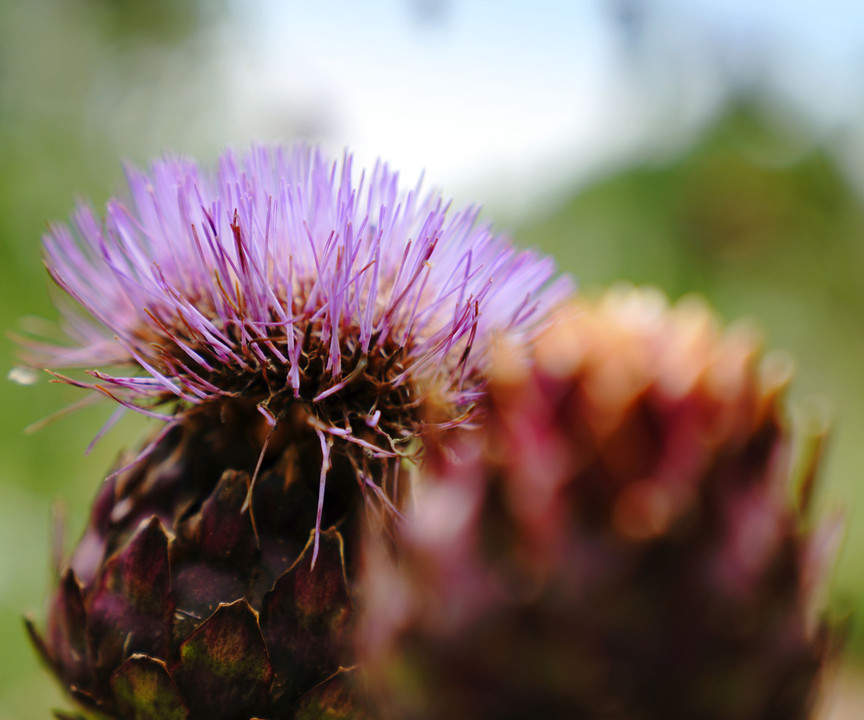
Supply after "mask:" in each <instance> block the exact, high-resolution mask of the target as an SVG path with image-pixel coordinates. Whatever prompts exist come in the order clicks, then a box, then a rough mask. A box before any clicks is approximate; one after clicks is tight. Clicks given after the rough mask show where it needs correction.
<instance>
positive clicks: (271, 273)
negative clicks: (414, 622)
mask: <svg viewBox="0 0 864 720" xmlns="http://www.w3.org/2000/svg"><path fill="white" fill-rule="evenodd" d="M127 179H128V184H129V191H130V193H129V199H128V200H120V199H112V200H110V201H109V202H108V203H107V206H106V210H105V215H104V219H103V218H100V217H99V216H98V215H97V214H96V212H94V210H93V209H92V208H90V207H89V206H86V205H81V206H79V207H78V209H77V211H76V212H75V214H74V216H73V219H72V223H71V226H66V225H56V226H53V227H52V228H51V231H50V233H49V234H48V236H47V238H46V240H45V249H46V262H47V265H48V269H49V272H50V273H51V275H52V277H53V278H54V280H55V281H56V282H57V284H58V285H59V286H60V287H61V288H62V289H63V290H65V291H66V293H68V295H69V296H70V297H71V298H72V300H74V301H75V302H74V303H71V304H69V305H67V306H66V307H65V308H63V314H64V318H65V331H66V333H67V335H68V336H69V338H70V340H71V341H72V342H71V345H70V346H63V347H58V346H50V345H40V346H38V347H37V350H39V351H41V359H40V363H41V364H44V365H45V366H47V367H55V368H60V367H84V368H87V372H88V373H89V375H90V376H91V377H90V378H89V379H88V380H87V381H82V380H78V379H71V378H67V377H62V376H58V377H59V378H60V379H61V380H63V381H66V382H70V383H72V384H75V385H78V386H81V387H86V388H90V389H93V390H96V391H98V392H100V393H102V394H104V395H107V396H109V397H110V398H112V399H114V400H115V401H117V402H118V403H120V404H121V405H122V406H123V407H125V408H131V409H133V410H136V411H138V412H141V413H143V414H145V415H150V416H156V417H159V418H162V419H165V420H168V421H176V420H177V419H178V418H182V417H183V415H184V414H185V413H188V412H194V410H195V408H196V407H198V406H201V405H203V404H207V403H211V402H214V401H219V400H220V399H224V398H235V397H240V398H243V399H245V400H247V401H251V402H253V403H255V404H256V405H257V407H258V409H259V411H260V412H261V413H262V415H263V416H264V417H265V418H266V419H267V421H268V423H269V425H270V426H271V427H274V426H275V425H277V424H278V422H279V420H280V419H281V418H283V417H285V416H286V415H288V414H290V413H291V412H292V411H293V409H295V408H297V407H298V406H302V407H303V408H304V410H305V411H306V412H307V414H308V421H309V422H310V423H311V424H312V425H313V427H314V428H315V430H316V432H317V433H318V434H319V438H320V440H321V448H322V453H323V455H324V459H323V463H322V465H323V469H322V477H323V474H324V472H325V471H326V466H327V464H328V454H329V449H330V447H331V446H332V444H333V442H334V441H338V442H340V443H342V447H348V446H350V445H353V446H355V447H359V448H361V449H362V451H363V452H361V453H358V454H359V455H364V454H365V455H366V456H374V457H378V458H397V457H398V456H400V455H401V454H403V453H404V452H405V451H406V450H405V448H406V446H407V445H408V444H409V443H410V439H411V438H413V437H414V436H415V435H416V434H417V432H418V428H419V426H420V422H419V417H420V414H419V413H418V412H417V408H418V407H419V406H420V405H421V404H422V403H423V401H424V399H425V398H426V397H429V396H434V397H435V398H436V401H437V402H436V404H438V405H440V404H442V401H443V406H444V407H446V408H447V411H446V413H445V416H444V418H443V422H444V423H445V424H446V423H458V422H459V421H460V420H462V419H465V418H466V417H468V416H469V415H470V411H471V408H472V406H473V404H474V403H475V401H476V399H477V398H478V396H479V394H480V393H481V392H482V386H483V377H484V374H483V371H484V367H485V365H486V363H487V361H488V357H489V351H490V348H491V346H492V344H493V342H494V341H495V338H496V337H499V336H502V335H504V336H509V337H510V338H511V339H512V341H513V342H516V343H519V342H522V341H523V340H525V338H526V337H527V336H528V335H530V334H531V333H532V332H533V331H534V330H535V328H536V327H537V326H538V324H539V323H540V322H541V321H542V319H543V318H544V317H545V315H546V313H547V310H548V309H549V308H550V306H552V305H554V304H555V303H557V302H558V300H559V299H560V298H561V297H562V296H563V295H565V294H566V293H567V281H566V280H559V281H557V282H552V281H551V279H552V277H553V272H554V268H553V264H552V262H551V261H550V260H549V259H541V258H538V257H536V256H535V255H534V254H532V253H530V252H523V251H517V250H515V249H514V248H513V247H511V246H510V245H509V244H508V243H507V242H506V241H505V240H503V239H502V238H500V237H497V236H495V235H494V234H493V233H492V232H491V231H490V229H489V228H488V227H483V226H480V225H478V223H477V215H478V209H477V208H475V207H468V208H466V209H463V210H460V211H457V212H452V211H451V210H450V207H449V204H448V203H447V202H445V201H444V200H443V199H442V198H441V197H440V196H439V195H437V194H435V193H425V192H423V191H422V190H421V187H420V185H419V184H418V185H417V186H416V187H414V188H413V189H410V190H405V189H403V188H402V187H401V186H400V184H399V182H398V176H397V174H396V173H394V172H393V171H391V170H390V169H389V168H388V166H387V165H385V164H380V163H379V164H376V165H375V167H374V168H373V169H372V171H371V172H368V173H367V172H362V173H360V174H359V178H358V177H357V176H356V175H355V173H354V172H353V171H352V161H351V157H350V155H346V157H345V158H344V159H343V160H342V162H341V163H338V162H332V163H331V162H330V161H328V160H326V159H325V158H324V157H323V156H322V155H321V154H320V153H319V152H318V151H317V150H314V149H310V148H306V147H295V148H292V149H286V148H282V147H255V148H253V149H252V150H251V151H250V152H248V153H247V154H245V155H243V156H242V157H237V156H235V154H234V153H233V152H231V151H227V152H225V153H224V154H223V155H222V157H221V158H220V160H219V163H218V170H217V171H216V172H215V173H210V172H206V171H202V170H200V169H199V168H198V166H197V165H196V164H195V163H193V162H191V161H187V160H179V159H165V160H161V161H157V162H155V163H153V164H152V165H151V167H150V169H149V170H148V171H146V172H144V171H139V170H136V169H129V170H128V172H127ZM116 366H120V367H125V368H130V369H131V370H130V371H115V370H109V369H107V368H110V367H116ZM166 404H167V405H172V404H173V412H172V411H169V412H165V411H164V410H163V409H162V408H160V406H162V407H164V406H166Z"/></svg>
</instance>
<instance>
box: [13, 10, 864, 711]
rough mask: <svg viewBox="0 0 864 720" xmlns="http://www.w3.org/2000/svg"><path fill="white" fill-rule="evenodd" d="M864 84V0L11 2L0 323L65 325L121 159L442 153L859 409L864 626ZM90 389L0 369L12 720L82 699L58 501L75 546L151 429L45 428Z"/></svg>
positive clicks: (843, 590) (834, 468)
mask: <svg viewBox="0 0 864 720" xmlns="http://www.w3.org/2000/svg"><path fill="white" fill-rule="evenodd" d="M862 78H864V3H860V2H858V1H857V0H847V1H846V2H844V1H843V0H798V1H795V0H763V1H762V2H758V3H753V2H748V1H747V0H606V1H603V0H584V1H582V0H579V1H574V0H532V2H527V0H523V1H522V2H517V1H516V0H366V1H365V2H362V3H357V2H348V1H347V0H345V1H344V2H336V1H335V0H318V1H317V2H314V3H312V2H305V3H302V2H288V1H279V0H250V1H249V2H241V1H240V0H235V1H234V2H230V1H228V0H223V1H222V2H212V1H208V2H205V1H204V0H200V2H194V1H193V0H27V1H26V2H25V1H24V0H2V1H0V324H2V325H3V326H4V327H5V328H8V329H9V330H10V331H11V332H14V331H16V330H21V329H23V328H26V327H28V326H32V324H34V323H38V318H48V319H53V318H54V317H55V313H54V311H53V308H52V305H51V299H50V292H49V290H50V289H49V283H48V280H47V276H46V274H45V272H44V270H43V268H42V266H41V255H40V237H41V234H42V233H43V231H44V230H45V227H46V223H47V222H48V221H49V220H60V219H64V218H65V217H66V216H67V214H68V212H69V211H70V209H71V208H72V205H73V202H74V200H75V198H76V197H79V196H83V197H87V198H90V199H91V200H92V201H93V202H94V203H96V204H101V203H103V202H104V201H105V199H106V198H107V197H108V196H109V195H110V194H111V193H113V192H117V191H122V167H121V164H120V160H121V159H127V160H129V161H131V162H134V163H139V164H140V163H145V162H146V161H147V160H148V158H150V157H151V156H153V155H156V154H160V153H162V152H164V151H174V152H182V153H187V154H194V155H196V156H198V157H200V158H202V159H203V160H210V159H213V158H215V157H216V155H217V154H218V152H219V151H220V149H221V148H222V147H223V146H224V145H226V144H234V145H235V146H237V147H239V148H241V149H242V148H244V147H245V146H247V145H248V144H249V143H250V142H251V141H252V140H282V141H290V140H292V139H296V138H305V139H310V140H314V141H318V142H322V143H323V144H324V145H325V146H326V147H327V148H328V149H329V150H331V151H332V152H334V153H337V154H341V152H342V151H343V149H345V148H346V147H350V148H351V149H352V150H353V151H354V152H355V154H356V155H357V156H358V158H357V159H358V161H359V163H360V164H365V163H368V162H371V161H373V160H374V159H375V157H377V156H379V155H380V156H381V157H383V158H385V159H387V160H389V161H391V163H392V164H393V165H394V166H395V167H398V168H400V169H402V170H403V171H404V172H403V174H404V177H405V178H406V180H408V181H409V182H412V183H413V181H414V180H415V179H416V176H417V175H418V174H419V172H420V171H421V170H422V169H423V168H425V169H426V177H427V179H428V181H429V182H430V183H431V184H433V185H437V186H440V187H442V188H443V189H444V191H445V193H447V194H448V195H452V196H455V198H456V199H457V202H468V201H473V200H479V201H481V202H483V203H484V205H485V207H486V212H485V217H486V218H487V219H488V220H492V221H494V223H495V225H496V226H497V227H498V228H506V229H508V230H509V231H511V232H512V234H513V235H514V237H515V238H516V239H517V241H519V242H520V243H525V244H532V245H536V246H538V247H540V248H542V249H543V250H545V251H549V252H551V253H554V254H555V255H556V256H557V258H558V260H559V262H560V264H561V267H562V268H563V269H564V270H566V271H568V272H571V273H573V274H574V275H575V276H576V277H577V278H578V279H579V281H580V283H581V285H582V287H583V288H586V289H589V290H590V289H591V288H596V287H598V286H599V285H602V284H605V283H608V282H610V281H612V280H615V279H618V278H627V279H630V280H633V281H636V282H640V283H653V284H656V285H658V286H660V287H662V288H663V289H665V290H666V291H667V292H668V293H669V294H670V295H672V296H673V297H678V296H680V295H682V294H684V293H687V292H698V293H701V294H703V295H705V296H706V297H708V298H709V299H710V300H711V302H712V303H714V304H715V305H716V307H717V308H718V309H719V310H720V312H721V313H722V314H723V315H724V316H725V317H726V318H728V319H733V318H737V317H739V316H747V317H751V318H754V319H755V320H756V321H757V322H758V323H759V324H760V325H761V326H762V328H763V330H764V334H765V337H766V344H767V345H769V346H771V347H781V348H785V349H787V350H789V351H790V352H791V353H792V354H793V355H794V356H795V357H796V358H797V361H798V366H799V373H798V378H797V382H796V385H795V390H794V396H795V398H797V399H798V400H799V401H804V400H805V399H806V398H809V397H813V396H814V395H816V394H820V395H819V397H822V398H824V399H825V400H820V401H819V402H820V403H823V404H824V403H826V402H827V404H828V406H829V407H830V408H831V411H832V414H833V417H834V421H835V433H834V435H833V440H832V446H831V448H830V459H829V462H828V464H827V466H826V468H825V480H826V484H825V487H824V488H823V493H822V498H821V501H822V504H823V506H824V507H825V508H826V509H828V510H832V509H833V510H837V509H842V510H845V512H846V513H847V516H848V523H849V531H848V537H847V541H846V545H845V549H844V552H843V555H842V558H841V560H840V564H839V568H838V570H837V573H836V578H835V582H834V587H833V595H832V596H833V599H834V600H833V601H834V603H835V606H836V607H837V608H839V609H840V610H841V611H848V610H853V611H854V610H856V609H858V608H860V610H859V611H858V614H859V617H861V618H864V612H862V611H864V607H862V606H864V479H862V464H864V447H862V438H864V371H862V370H864V204H862V193H864V84H862ZM0 353H2V355H0V357H2V371H3V373H4V374H5V373H6V372H7V371H8V370H9V369H11V368H12V367H13V366H14V364H15V349H14V346H13V343H12V341H11V340H10V339H8V338H7V337H5V336H4V337H3V338H2V339H0ZM77 397H79V396H78V395H77V394H76V392H75V391H74V389H70V388H66V387H60V386H56V385H49V384H48V383H47V381H46V379H45V378H41V377H40V378H39V380H38V382H36V384H35V385H33V386H20V385H16V384H14V383H12V382H2V383H0V407H2V408H3V412H2V413H0V720H7V718H8V719H12V718H15V719H17V720H31V719H33V720H35V719H36V718H46V717H48V709H49V708H50V707H52V706H63V705H64V702H63V700H62V699H61V697H60V694H59V692H58V691H57V690H56V689H55V688H54V686H53V684H52V683H51V682H50V681H49V680H48V679H47V677H46V676H45V674H44V673H43V672H42V670H41V669H40V668H39V667H38V665H37V662H36V658H35V655H34V653H33V652H32V651H31V649H30V648H29V647H28V645H27V642H26V639H25V636H24V632H23V629H22V626H21V622H20V615H21V613H22V611H26V610H29V611H32V612H33V613H34V614H35V615H36V616H37V617H40V618H41V616H42V614H43V612H44V603H45V599H46V596H47V589H48V587H49V585H50V583H52V582H53V580H52V578H51V570H50V562H49V558H50V557H51V554H52V552H54V550H52V540H51V537H52V536H51V530H50V527H51V525H52V520H51V513H52V510H51V508H52V503H53V502H54V501H55V500H60V501H62V504H63V505H64V506H65V508H66V511H65V516H66V520H65V525H66V528H67V532H66V535H67V543H70V542H72V541H74V540H75V539H76V538H77V536H78V534H79V533H80V531H81V529H82V527H83V524H84V522H85V518H86V509H87V506H88V504H89V502H90V498H91V496H92V495H93V493H94V492H95V489H96V487H97V484H98V483H99V481H100V479H101V477H103V476H104V474H105V471H106V470H107V468H108V467H109V465H110V464H111V462H112V461H113V458H114V456H115V454H116V453H117V451H118V449H119V448H120V447H122V446H124V445H129V444H132V443H134V442H135V439H136V438H137V437H139V436H140V434H141V433H142V432H143V425H144V423H143V422H141V421H137V420H134V419H132V420H129V421H127V423H126V425H123V426H121V427H120V428H119V429H117V430H115V431H113V432H112V433H111V434H110V435H109V436H108V438H107V439H106V440H104V441H103V442H102V443H101V444H100V445H98V446H97V447H96V449H95V450H94V451H93V453H91V454H90V455H89V456H86V457H85V456H84V454H83V449H84V448H85V447H86V446H87V444H88V442H89V440H90V439H91V438H92V436H93V435H94V434H95V432H96V430H97V429H98V428H99V426H100V425H101V423H102V421H104V419H105V418H106V417H107V414H108V413H109V412H110V409H109V408H107V407H98V408H94V409H89V410H85V411H82V412H80V413H77V414H75V415H74V416H72V417H70V418H65V419H62V420H59V421H58V422H56V423H54V424H52V425H50V426H49V427H47V428H45V429H42V430H40V431H39V432H36V433H34V434H28V435H25V434H24V428H25V426H27V425H28V424H30V423H33V422H34V421H37V420H39V419H41V418H43V417H45V416H47V415H49V414H50V413H52V412H53V411H55V410H57V409H59V408H61V407H63V406H64V405H67V404H69V403H71V402H73V401H74V400H75V399H76V398H77ZM857 628H858V629H857V631H856V632H855V634H854V636H853V641H852V649H851V658H852V660H853V661H854V660H856V659H858V660H864V623H862V621H861V620H859V622H858V625H857Z"/></svg>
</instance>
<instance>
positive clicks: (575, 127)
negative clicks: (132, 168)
mask: <svg viewBox="0 0 864 720" xmlns="http://www.w3.org/2000/svg"><path fill="white" fill-rule="evenodd" d="M613 6H614V7H619V8H620V7H625V6H627V3H626V2H624V1H623V0H617V1H613V0H605V1H604V0H569V1H564V0H533V1H529V0H522V1H516V0H494V1H493V0H364V2H347V1H344V0H342V1H337V0H318V1H317V2H300V1H296V2H285V1H284V0H281V1H280V0H246V1H243V2H241V1H240V0H237V1H236V2H235V3H234V6H233V8H234V10H235V18H236V20H235V25H234V26H233V27H232V29H231V36H230V37H231V38H232V44H233V50H234V55H235V57H237V58H238V62H236V64H234V67H233V69H234V83H235V84H236V86H237V88H239V93H240V96H239V98H238V101H239V102H241V104H242V107H244V108H248V112H246V113H245V114H244V115H243V116H242V117H241V118H240V123H239V125H240V127H239V128H238V130H242V132H246V133H247V134H249V133H252V134H256V133H257V134H258V135H259V136H261V137H263V138H265V139H278V138H281V137H283V136H284V135H285V134H286V133H289V132H297V131H298V130H299V131H300V132H301V133H303V132H305V133H306V134H309V135H310V136H312V137H313V138H314V139H316V140H322V141H323V142H324V143H325V144H326V145H329V146H330V147H331V149H332V150H334V151H340V150H341V149H342V148H344V147H350V148H351V149H352V150H354V151H355V153H356V154H357V155H358V156H359V159H360V160H361V161H362V162H364V163H365V162H369V161H371V160H372V159H374V158H375V157H377V156H382V157H385V158H386V159H389V160H390V161H392V162H393V164H394V165H396V166H398V167H400V168H402V169H403V171H404V173H405V174H406V175H408V176H414V175H416V174H417V173H418V172H419V171H420V170H421V169H423V168H425V169H426V170H427V176H428V177H429V178H430V179H431V180H432V181H433V182H435V183H436V184H439V185H444V186H445V189H447V190H450V191H452V192H456V193H457V194H458V193H460V192H466V191H467V192H470V191H471V190H473V188H474V187H475V186H477V185H478V184H482V185H483V186H484V187H488V186H489V185H490V184H491V185H495V186H496V187H497V188H498V189H499V190H500V192H501V196H502V197H504V198H509V200H510V201H512V202H515V203H518V202H519V201H520V200H522V199H523V198H524V199H527V200H530V197H529V196H530V195H531V193H532V192H535V193H541V194H542V193H543V192H545V191H546V189H547V187H548V186H550V185H554V184H555V183H558V182H561V181H562V179H564V178H567V177H578V176H579V175H580V173H584V172H587V171H590V169H591V168H594V167H596V166H597V165H598V164H601V163H603V162H608V161H609V160H610V159H611V160H612V161H614V159H615V158H616V157H619V156H623V155H626V154H627V153H629V152H632V151H633V149H634V148H636V149H637V150H638V149H639V148H644V147H652V146H653V145H658V144H660V145H662V144H663V143H664V142H665V143H668V142H670V140H671V141H672V142H674V140H675V138H677V137H680V136H686V133H687V131H688V128H691V127H692V126H694V125H698V123H699V122H700V121H701V120H702V119H704V117H705V116H707V115H708V114H710V111H711V109H712V107H714V106H715V105H716V103H717V100H718V97H719V96H720V94H721V93H722V90H723V83H722V80H721V76H720V74H719V71H720V70H721V69H722V70H723V72H725V73H726V74H727V75H728V74H732V75H736V76H743V77H746V76H748V74H753V73H754V72H756V73H759V74H761V75H762V76H763V77H770V78H771V82H772V84H773V86H774V87H775V88H776V89H777V92H778V93H780V94H781V95H782V96H783V97H784V98H785V100H786V101H788V102H789V103H791V104H792V105H793V106H797V107H799V108H804V109H805V110H806V112H808V113H809V114H810V115H811V116H812V118H813V120H814V122H816V123H817V124H820V125H821V126H824V127H828V128H830V127H831V126H832V125H833V124H836V123H837V122H839V121H841V120H846V119H848V118H849V117H858V116H859V115H861V116H862V117H864V111H862V108H864V103H862V98H864V95H862V91H864V86H862V76H864V2H861V1H860V0H859V1H853V0H822V1H821V2H820V1H818V0H807V1H804V0H798V1H795V0H785V1H784V0H761V1H760V0H750V1H749V2H748V1H747V0H653V1H650V2H649V1H648V0H645V2H640V0H633V2H631V3H630V6H631V7H633V8H637V9H638V8H640V7H648V8H649V9H650V12H649V13H648V14H647V15H646V18H647V19H646V22H645V25H644V32H643V35H642V42H643V44H644V47H645V48H647V50H646V53H645V54H644V55H639V54H638V53H637V54H635V55H632V56H629V58H628V54H627V52H625V51H624V50H625V45H624V41H623V36H622V35H621V34H620V33H618V32H616V30H615V26H614V24H613V23H612V22H611V21H610V17H609V8H610V7H613ZM424 9H426V10H427V11H428V12H426V13H425V14H424V12H423V10H424ZM424 18H425V20H424ZM235 112H236V110H235ZM664 132H666V133H667V134H668V137H664Z"/></svg>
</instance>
